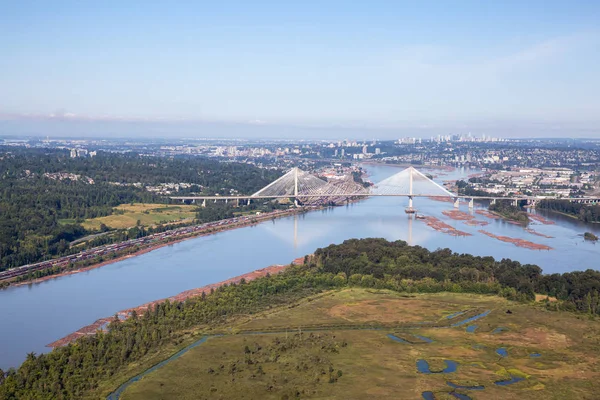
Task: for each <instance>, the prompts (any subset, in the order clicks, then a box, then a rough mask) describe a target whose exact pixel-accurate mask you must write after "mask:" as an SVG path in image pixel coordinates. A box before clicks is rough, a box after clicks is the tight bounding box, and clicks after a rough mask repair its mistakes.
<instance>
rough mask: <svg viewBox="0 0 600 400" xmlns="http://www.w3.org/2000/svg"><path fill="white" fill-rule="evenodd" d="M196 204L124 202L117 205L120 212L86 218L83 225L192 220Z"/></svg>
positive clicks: (117, 226)
mask: <svg viewBox="0 0 600 400" xmlns="http://www.w3.org/2000/svg"><path fill="white" fill-rule="evenodd" d="M195 209H196V206H191V205H161V204H140V203H136V204H123V205H120V206H118V207H115V210H118V211H119V212H120V213H119V214H113V215H109V216H106V217H98V218H91V219H86V220H85V221H84V222H83V223H82V224H81V225H83V227H84V228H86V229H89V230H98V229H100V225H101V224H104V225H106V226H108V227H109V228H114V229H123V228H131V227H134V226H136V225H137V221H140V224H141V225H143V226H152V225H158V224H169V223H176V222H181V221H191V220H193V219H194V217H195V216H196V212H195Z"/></svg>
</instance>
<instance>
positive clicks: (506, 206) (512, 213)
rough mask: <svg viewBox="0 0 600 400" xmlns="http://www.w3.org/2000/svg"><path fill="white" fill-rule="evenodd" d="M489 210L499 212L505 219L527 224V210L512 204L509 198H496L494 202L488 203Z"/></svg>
mask: <svg viewBox="0 0 600 400" xmlns="http://www.w3.org/2000/svg"><path fill="white" fill-rule="evenodd" d="M489 209H490V211H493V212H495V213H497V214H500V215H501V216H503V217H504V218H506V219H509V220H511V221H515V222H518V223H519V224H521V225H523V226H526V225H527V224H529V217H528V216H527V212H526V211H524V210H523V209H522V208H521V207H520V206H515V205H514V204H512V201H511V200H498V201H496V202H495V203H492V204H490V207H489Z"/></svg>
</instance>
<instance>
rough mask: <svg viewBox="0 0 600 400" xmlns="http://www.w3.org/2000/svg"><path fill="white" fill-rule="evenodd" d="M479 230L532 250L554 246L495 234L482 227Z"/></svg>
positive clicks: (547, 248)
mask: <svg viewBox="0 0 600 400" xmlns="http://www.w3.org/2000/svg"><path fill="white" fill-rule="evenodd" d="M477 232H479V233H483V234H484V235H487V236H489V237H491V238H494V239H498V240H500V241H502V242H507V243H512V244H514V245H515V246H517V247H523V248H526V249H530V250H552V247H550V246H546V245H545V244H538V243H533V242H530V241H528V240H524V239H516V238H511V237H508V236H498V235H494V234H493V233H491V232H488V231H484V230H483V229H480V230H479V231H477Z"/></svg>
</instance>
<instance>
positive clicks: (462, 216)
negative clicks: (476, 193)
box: [442, 210, 489, 226]
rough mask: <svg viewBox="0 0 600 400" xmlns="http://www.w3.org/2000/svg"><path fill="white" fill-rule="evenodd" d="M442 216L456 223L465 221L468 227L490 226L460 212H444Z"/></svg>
mask: <svg viewBox="0 0 600 400" xmlns="http://www.w3.org/2000/svg"><path fill="white" fill-rule="evenodd" d="M442 214H444V215H445V216H446V217H448V218H450V219H453V220H455V221H463V222H464V223H465V224H466V225H470V226H485V225H488V224H489V222H487V221H479V220H476V219H475V217H474V216H472V215H470V214H467V213H466V212H463V211H460V210H445V211H442Z"/></svg>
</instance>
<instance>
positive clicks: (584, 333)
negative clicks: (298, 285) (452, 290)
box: [121, 289, 600, 400]
mask: <svg viewBox="0 0 600 400" xmlns="http://www.w3.org/2000/svg"><path fill="white" fill-rule="evenodd" d="M487 310H490V311H491V312H490V313H489V314H488V315H486V316H485V317H482V318H480V319H478V320H476V321H473V322H472V323H470V324H464V325H461V326H456V327H452V326H451V325H452V324H456V323H457V322H460V321H463V320H465V319H466V318H468V317H470V316H474V315H477V314H479V313H481V312H482V311H487ZM509 310H510V313H509V312H508V311H509ZM461 311H462V312H464V314H461V315H457V316H455V317H453V318H450V319H449V318H448V317H449V316H451V315H452V314H453V313H458V312H461ZM473 325H477V329H475V330H474V332H467V329H466V328H467V327H468V326H473ZM369 327H370V328H369ZM471 329H472V328H471ZM217 331H218V329H217ZM221 332H223V333H225V335H223V336H220V337H218V336H217V337H211V338H209V339H208V340H207V341H206V343H203V344H202V345H200V346H198V347H195V348H193V349H191V350H189V351H188V352H187V353H185V354H184V355H183V356H181V357H180V358H178V359H176V360H174V361H172V362H170V363H168V364H166V365H165V366H163V367H162V368H160V369H157V370H156V371H154V372H151V373H150V374H148V375H147V376H145V377H144V378H143V379H141V380H140V381H138V382H136V383H133V384H132V385H131V386H129V387H128V388H127V389H126V390H125V392H124V393H123V395H122V397H121V398H122V399H125V400H136V399H175V398H176V399H232V398H244V399H286V398H287V399H293V398H325V399H333V398H341V399H363V398H383V399H392V398H393V399H419V398H424V397H423V393H424V392H431V395H432V396H433V397H430V398H435V399H447V398H456V396H457V395H463V396H468V397H459V398H463V399H468V398H471V399H516V398H520V399H570V398H576V399H596V398H598V396H597V394H598V393H600V380H599V378H600V366H599V365H598V357H599V354H600V353H599V350H600V335H599V334H600V324H599V323H598V322H597V321H592V320H589V319H588V318H586V317H582V316H577V315H572V314H569V313H564V312H562V313H558V312H548V311H545V310H543V309H542V308H541V307H536V306H532V305H523V304H516V303H511V302H508V301H506V300H504V299H501V298H497V297H488V296H477V295H461V294H448V293H446V294H422V295H410V296H408V295H402V294H398V293H394V292H388V291H375V290H365V289H346V290H342V291H336V292H328V293H325V294H321V295H318V296H315V297H312V298H309V299H305V300H303V301H301V302H299V303H297V304H293V305H291V306H286V307H284V308H280V309H273V310H270V311H268V312H264V313H261V314H257V315H253V316H246V317H244V318H240V319H238V320H237V321H236V322H232V323H231V326H228V327H223V329H222V330H221ZM388 334H392V335H394V337H396V338H398V339H399V340H402V339H404V340H406V341H407V342H408V343H405V342H399V341H396V340H392V339H391V338H390V337H388ZM415 335H417V336H415ZM430 341H431V342H430ZM428 342H430V343H428ZM499 349H503V350H505V351H506V356H503V355H501V354H504V353H503V350H499ZM418 360H424V361H426V362H427V363H428V366H429V369H430V371H432V372H439V371H442V370H443V369H444V368H446V366H448V365H449V364H446V363H445V360H450V361H454V362H456V363H458V364H457V365H458V366H457V368H456V370H455V371H454V372H448V373H441V372H440V373H430V374H427V373H424V372H419V370H418V369H417V364H418V362H419V361H418ZM422 363H423V361H421V364H422ZM511 378H514V379H515V380H518V379H522V380H521V381H519V382H517V383H513V384H509V385H505V386H500V385H497V384H496V382H499V381H505V380H509V379H511ZM451 385H454V386H456V385H458V386H469V387H473V388H471V389H466V388H453V387H451ZM481 386H483V388H481ZM426 395H427V393H426Z"/></svg>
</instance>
